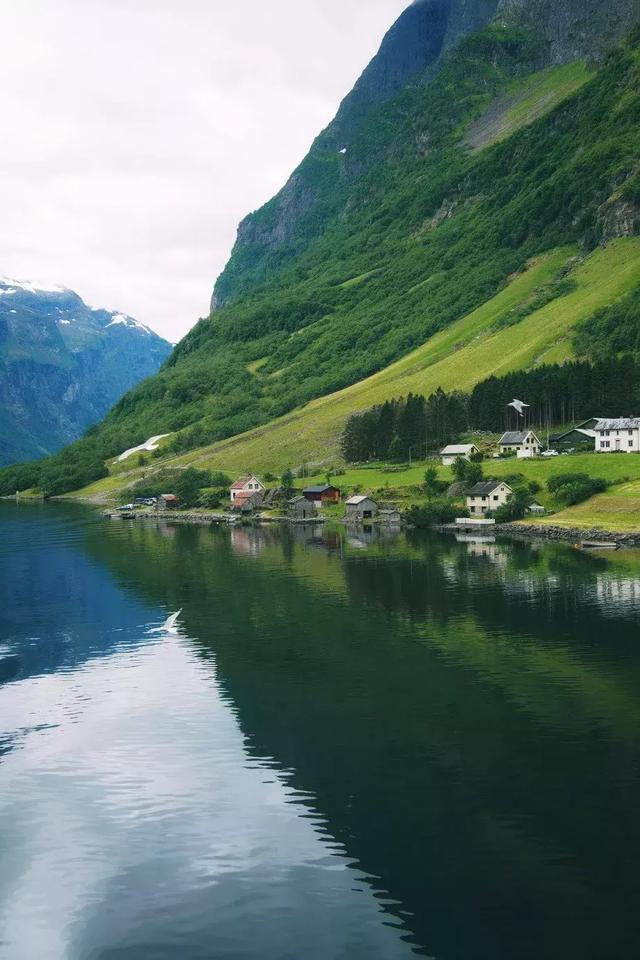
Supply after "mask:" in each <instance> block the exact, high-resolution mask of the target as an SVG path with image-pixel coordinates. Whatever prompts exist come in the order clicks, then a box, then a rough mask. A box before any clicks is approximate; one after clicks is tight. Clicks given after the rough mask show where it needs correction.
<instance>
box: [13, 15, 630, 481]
mask: <svg viewBox="0 0 640 960" xmlns="http://www.w3.org/2000/svg"><path fill="white" fill-rule="evenodd" d="M535 67H536V46H535V42H534V39H533V38H532V36H531V35H530V34H529V33H528V32H527V31H526V30H520V29H518V28H515V27H513V26H509V27H505V26H504V25H499V24H496V25H493V26H491V27H489V28H487V29H486V30H484V31H482V32H480V33H478V34H475V35H473V36H470V37H467V38H465V39H464V40H463V41H462V42H461V43H460V45H459V47H458V48H457V49H455V50H454V51H452V52H451V54H450V55H449V56H448V58H447V60H446V61H445V63H444V66H443V68H442V69H441V71H440V72H439V73H438V75H437V76H436V77H435V79H433V81H432V82H431V83H430V84H428V85H425V84H415V85H410V86H408V87H407V88H406V89H404V90H403V91H402V92H401V93H400V94H399V95H398V96H397V97H395V98H394V99H393V100H392V101H390V102H387V103H385V104H384V105H382V106H378V107H375V108H373V109H372V110H371V111H370V112H369V113H367V114H366V115H365V116H363V117H362V118H361V119H360V120H359V122H358V123H357V124H356V125H355V127H354V128H353V130H351V132H350V143H349V147H348V151H347V154H346V155H343V154H341V153H340V151H338V150H337V149H333V148H331V149H329V148H328V146H327V145H326V144H324V146H322V149H320V148H319V147H318V148H314V150H312V152H311V153H310V155H309V157H308V158H307V160H306V161H305V176H307V177H310V178H311V180H310V181H309V182H310V183H311V182H312V181H313V183H314V184H315V185H316V186H317V187H318V189H320V188H321V187H322V190H323V191H324V192H322V191H321V192H322V196H324V197H325V198H326V203H324V205H320V207H316V208H314V213H313V217H312V219H313V218H315V220H314V222H313V223H312V222H310V221H309V220H308V218H307V219H305V218H304V217H303V218H302V220H301V221H300V223H301V224H302V225H301V226H300V227H299V228H300V230H302V231H303V233H304V231H305V230H306V231H307V232H306V233H305V235H304V236H302V235H300V237H299V239H300V245H299V247H296V249H295V250H291V249H287V250H286V251H285V250H283V249H281V248H279V247H277V248H276V247H274V248H273V250H272V252H271V253H267V254H265V256H266V259H265V258H264V257H263V256H262V254H261V256H260V258H258V255H257V252H256V251H253V253H252V252H251V250H247V249H245V248H243V250H242V251H241V252H239V253H238V254H237V257H236V259H235V260H234V261H233V262H232V264H231V266H230V270H231V271H232V272H233V271H235V272H236V279H237V280H238V282H237V283H236V284H235V288H236V289H237V290H239V291H240V293H239V294H238V295H237V296H236V297H235V299H233V300H231V301H230V302H229V304H228V306H225V308H224V309H222V310H219V311H216V312H215V313H214V314H213V315H212V316H211V317H209V318H207V319H205V320H202V321H201V322H200V323H199V324H198V325H197V326H196V327H195V328H194V330H193V331H192V332H191V333H190V334H189V335H188V336H187V337H186V338H185V339H184V340H183V341H182V343H181V344H179V345H178V347H177V348H176V350H175V351H174V354H173V356H172V358H171V360H170V361H169V363H167V364H166V365H165V367H164V368H163V370H162V371H161V372H160V374H159V375H158V376H156V377H154V378H152V379H151V380H149V381H147V382H146V383H145V384H143V385H141V386H140V387H139V388H138V389H136V390H134V391H132V392H131V393H129V394H128V395H127V396H126V397H125V398H123V400H122V401H121V402H120V403H119V404H118V405H117V406H116V407H115V408H114V410H113V411H112V412H111V414H110V415H109V416H108V417H107V419H106V420H105V421H104V423H103V424H102V425H101V427H100V428H99V429H98V430H97V431H95V432H94V433H93V434H92V435H91V436H90V437H88V438H87V439H86V440H84V441H82V442H81V443H80V444H79V445H77V446H76V447H75V448H71V449H70V450H69V451H67V452H66V454H65V458H64V459H63V460H62V461H57V462H55V463H53V464H51V465H49V466H45V467H44V468H43V469H42V470H40V472H39V471H38V470H37V469H34V470H33V471H32V473H31V474H30V475H29V480H30V481H31V482H37V483H42V484H44V485H45V486H47V487H48V489H54V490H55V491H56V492H60V491H61V490H62V489H72V488H73V486H74V485H75V486H78V485H79V484H78V480H79V478H81V477H82V478H83V479H86V478H91V479H93V478H97V477H99V476H100V472H101V470H102V466H101V465H102V462H103V461H104V460H105V459H109V458H112V457H114V456H115V455H117V454H118V453H119V452H121V451H122V450H123V449H125V448H126V447H129V446H131V445H133V444H135V443H138V442H141V441H143V440H145V439H146V438H147V437H148V436H151V435H153V434H159V433H173V437H172V438H171V440H170V444H171V445H172V448H173V453H175V454H177V455H181V456H183V462H191V461H197V462H206V463H213V464H215V465H221V466H224V467H225V468H228V469H244V468H245V467H247V466H253V467H254V468H256V469H263V470H264V469H276V470H277V469H280V468H281V467H282V466H286V465H287V464H290V465H295V464H297V463H300V462H302V461H322V460H326V459H327V458H328V459H331V458H332V457H334V456H335V452H336V442H337V435H338V433H339V431H340V428H341V425H342V423H343V422H344V418H345V417H346V415H347V414H348V413H350V412H353V410H357V409H362V408H364V407H366V406H368V405H370V404H371V403H373V402H376V401H378V400H380V399H384V398H386V397H388V396H393V395H394V394H399V393H406V392H407V391H408V390H410V389H412V390H417V389H419V390H421V391H429V390H430V389H432V388H436V387H438V386H443V387H445V388H465V387H469V386H471V385H473V384H474V383H476V382H477V381H478V380H479V379H481V378H483V377H485V376H487V375H488V374H490V373H496V372H498V373H499V372H505V371H508V370H513V369H517V368H521V367H526V366H529V365H531V364H533V363H540V362H544V361H545V360H548V361H551V360H553V361H558V360H562V359H566V358H567V357H568V356H570V355H571V343H570V339H569V337H568V336H567V334H568V333H569V331H570V330H571V328H572V327H573V326H574V325H575V324H576V323H578V322H579V321H581V320H585V319H587V318H588V317H589V316H590V314H591V313H593V312H594V311H595V310H597V309H599V308H601V307H606V306H608V305H609V304H610V303H611V302H613V301H615V300H616V299H618V298H619V297H620V296H622V295H623V294H624V293H628V292H629V291H630V290H631V288H632V278H633V275H634V272H635V276H636V277H637V273H638V242H637V240H635V239H631V238H629V239H622V240H619V241H616V242H615V243H612V244H609V245H608V246H600V243H601V241H602V240H603V239H605V238H607V236H610V237H615V236H616V235H618V234H619V233H633V232H634V228H633V223H634V222H635V221H634V220H633V217H631V218H630V219H629V218H627V220H624V217H622V216H621V217H619V218H618V220H619V223H618V220H616V216H615V214H616V211H617V209H618V205H619V204H623V205H624V204H627V205H628V204H631V205H633V204H634V203H635V202H636V199H635V198H636V193H637V182H636V181H637V173H636V171H637V168H638V163H639V162H640V144H639V139H638V135H637V131H638V128H639V124H640V104H639V100H638V97H637V93H636V91H637V87H638V83H639V82H640V54H639V52H638V48H637V45H635V43H634V42H631V41H630V42H629V43H628V44H627V45H626V46H625V47H623V48H621V49H620V50H619V51H617V52H616V53H614V54H612V55H611V56H610V57H609V59H608V60H607V61H606V63H605V64H604V66H603V67H602V68H601V69H600V70H599V71H598V72H597V73H595V74H594V75H593V76H590V75H589V74H588V72H587V71H586V69H585V68H584V66H583V65H582V64H570V65H568V66H567V67H563V68H560V69H554V70H549V71H544V72H543V73H540V72H538V71H536V69H535ZM492 110H493V114H491V111H492ZM489 114H491V115H492V116H493V117H494V120H495V123H494V126H493V127H492V128H491V131H490V134H487V127H486V123H485V126H484V130H485V139H486V145H484V147H483V148H482V149H480V148H479V146H482V144H479V145H478V144H476V148H475V149H473V150H472V149H470V148H469V146H468V143H467V138H468V137H469V135H470V133H469V131H473V130H474V129H476V130H477V129H479V128H478V123H480V126H482V123H483V118H484V119H485V120H486V117H487V116H488V115H489ZM474 125H475V126H474ZM314 178H315V179H314ZM323 185H324V186H323ZM325 188H326V189H325ZM270 209H271V208H269V205H267V208H265V210H264V211H263V212H261V213H259V214H257V215H256V216H255V217H254V218H253V219H254V225H255V224H256V223H257V224H258V225H259V224H260V222H261V218H262V219H263V220H264V222H265V224H266V223H267V221H268V220H269V217H270V216H271V214H270V213H269V210H270ZM603 211H605V212H606V216H605V212H603ZM627 221H628V222H627ZM303 241H304V242H303ZM578 254H580V255H581V256H582V257H585V255H586V259H584V260H583V261H580V262H576V263H574V264H572V263H571V261H572V258H574V257H576V256H577V255H578ZM252 257H253V260H252ZM238 258H239V259H238ZM243 258H244V259H243ZM270 258H271V259H270ZM566 271H570V276H569V277H568V280H569V282H568V283H567V282H566V281H567V276H566ZM241 275H242V277H243V278H244V279H242V280H240V279H238V278H240V277H241ZM542 302H546V306H539V304H540V303H542ZM536 307H537V309H536ZM256 428H259V429H256ZM86 465H88V466H89V468H90V469H85V466H86ZM13 479H14V477H12V482H13ZM25 479H26V475H25ZM31 482H29V483H28V484H27V483H25V484H22V485H23V486H24V485H31ZM1 487H2V477H1V476H0V488H1Z"/></svg>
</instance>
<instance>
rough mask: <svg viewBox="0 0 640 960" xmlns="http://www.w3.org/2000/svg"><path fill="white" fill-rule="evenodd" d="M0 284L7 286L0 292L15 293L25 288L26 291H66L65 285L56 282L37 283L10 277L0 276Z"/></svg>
mask: <svg viewBox="0 0 640 960" xmlns="http://www.w3.org/2000/svg"><path fill="white" fill-rule="evenodd" d="M0 284H1V285H2V286H4V287H9V288H10V289H9V290H2V291H0V293H15V292H16V290H25V291H26V292H27V293H66V291H67V287H60V286H58V285H57V284H50V283H37V282H36V281H35V280H14V279H12V278H11V277H0Z"/></svg>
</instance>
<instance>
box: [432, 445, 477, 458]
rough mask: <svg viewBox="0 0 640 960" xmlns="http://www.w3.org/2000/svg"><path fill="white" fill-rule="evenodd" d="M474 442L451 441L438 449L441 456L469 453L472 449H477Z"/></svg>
mask: <svg viewBox="0 0 640 960" xmlns="http://www.w3.org/2000/svg"><path fill="white" fill-rule="evenodd" d="M477 449H478V448H477V447H476V445H475V443H451V444H449V446H448V447H445V448H444V450H441V451H440V456H441V457H447V456H455V454H460V455H463V454H465V453H471V451H472V450H477Z"/></svg>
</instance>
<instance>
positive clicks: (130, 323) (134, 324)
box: [105, 313, 151, 333]
mask: <svg viewBox="0 0 640 960" xmlns="http://www.w3.org/2000/svg"><path fill="white" fill-rule="evenodd" d="M116 326H125V327H129V328H130V329H133V328H135V329H136V330H142V331H143V333H151V330H150V329H149V327H145V325H144V323H140V321H139V320H134V319H133V317H127V316H126V315H125V314H124V313H116V314H115V315H114V317H113V320H111V321H110V322H109V323H108V324H107V325H106V327H105V330H108V329H109V327H116Z"/></svg>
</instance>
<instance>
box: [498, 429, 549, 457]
mask: <svg viewBox="0 0 640 960" xmlns="http://www.w3.org/2000/svg"><path fill="white" fill-rule="evenodd" d="M499 447H500V453H502V454H505V453H515V454H517V455H518V456H519V457H520V458H526V457H539V456H540V454H541V453H542V450H543V445H542V441H541V440H540V438H539V437H537V436H536V434H535V433H534V432H533V430H508V431H507V433H503V435H502V436H501V437H500V443H499Z"/></svg>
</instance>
